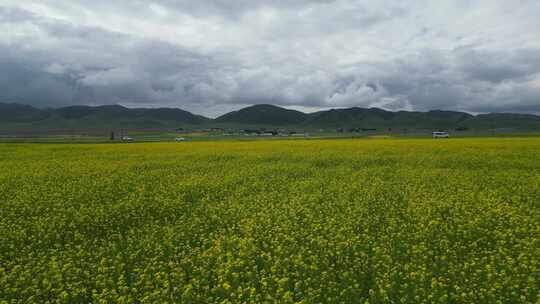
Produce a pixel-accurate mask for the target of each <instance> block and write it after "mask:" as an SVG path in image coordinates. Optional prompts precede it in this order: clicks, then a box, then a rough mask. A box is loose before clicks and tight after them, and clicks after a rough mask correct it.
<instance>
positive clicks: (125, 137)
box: [122, 136, 135, 141]
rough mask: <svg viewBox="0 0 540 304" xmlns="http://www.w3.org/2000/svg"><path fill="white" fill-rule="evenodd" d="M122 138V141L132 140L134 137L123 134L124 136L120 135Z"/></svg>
mask: <svg viewBox="0 0 540 304" xmlns="http://www.w3.org/2000/svg"><path fill="white" fill-rule="evenodd" d="M122 140H123V141H134V140H135V139H134V138H133V137H129V136H124V137H122Z"/></svg>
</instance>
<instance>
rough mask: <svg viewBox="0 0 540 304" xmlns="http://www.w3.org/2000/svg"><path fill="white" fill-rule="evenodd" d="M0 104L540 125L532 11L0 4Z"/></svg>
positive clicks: (209, 3)
mask: <svg viewBox="0 0 540 304" xmlns="http://www.w3.org/2000/svg"><path fill="white" fill-rule="evenodd" d="M0 102H20V103H28V104H32V105H35V106H39V107H56V106H62V105H71V104H90V105H98V104H122V105H126V106H145V107H146V106H152V107H155V106H169V107H180V108H183V109H186V110H189V111H193V112H196V113H198V114H204V115H208V116H216V115H218V114H222V113H223V112H225V111H228V110H232V109H237V108H239V107H242V106H245V105H250V104H257V103H271V104H276V105H281V106H286V107H292V108H297V109H302V110H306V111H313V110H317V109H324V108H332V107H350V106H359V107H381V108H385V109H389V110H398V109H405V110H430V109H449V110H462V111H469V112H491V111H507V112H508V111H509V112H525V113H527V112H529V113H540V1H538V0H530V1H529V0H521V1H520V0H507V1H498V0H477V1H471V0H463V1H461V0H449V1H443V0H438V1H432V0H425V1H423V0H414V1H413V0H410V1H405V0H401V1H381V0H376V1H375V0H373V1H367V0H366V1H363V0H357V1H353V0H336V1H331V0H310V1H308V0H288V1H277V0H275V1H258V0H196V1H194V0H158V1H145V0H129V1H127V0H126V1H119V0H93V1H87V0H40V1H27V0H2V1H0Z"/></svg>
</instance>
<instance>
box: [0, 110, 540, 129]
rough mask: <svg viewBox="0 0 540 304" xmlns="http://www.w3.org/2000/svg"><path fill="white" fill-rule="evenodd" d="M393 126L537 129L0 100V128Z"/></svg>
mask: <svg viewBox="0 0 540 304" xmlns="http://www.w3.org/2000/svg"><path fill="white" fill-rule="evenodd" d="M210 126H212V127H225V128H227V127H228V128H233V127H237V128H241V127H274V128H276V127H281V128H287V127H288V128H302V129H316V128H317V129H318V128H396V129H436V128H437V129H443V128H444V129H451V128H462V129H469V128H470V129H492V128H516V129H534V130H536V129H540V116H538V115H534V114H514V113H487V114H478V115H473V114H469V113H466V112H459V111H446V110H431V111H427V112H420V111H387V110H383V109H379V108H360V107H351V108H342V109H329V110H323V111H317V112H313V113H304V112H301V111H297V110H291V109H286V108H283V107H279V106H276V105H270V104H257V105H252V106H248V107H245V108H242V109H240V110H237V111H231V112H228V113H225V114H223V115H221V116H219V117H217V118H214V119H211V118H207V117H204V116H202V115H197V114H193V113H191V112H188V111H185V110H182V109H180V108H166V107H163V108H128V107H124V106H122V105H103V106H86V105H74V106H66V107H59V108H47V109H39V108H36V107H33V106H30V105H25V104H18V103H0V128H3V129H6V130H17V129H28V128H37V129H43V130H46V129H74V128H77V129H111V128H132V129H145V128H179V127H184V128H185V127H187V128H203V127H210Z"/></svg>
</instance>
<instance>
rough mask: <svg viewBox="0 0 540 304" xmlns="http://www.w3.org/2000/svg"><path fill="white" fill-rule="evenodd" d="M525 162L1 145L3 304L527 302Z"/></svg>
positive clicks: (372, 149)
mask: <svg viewBox="0 0 540 304" xmlns="http://www.w3.org/2000/svg"><path fill="white" fill-rule="evenodd" d="M539 151H540V140H539V139H536V138H528V139H527V138H514V139H510V138H509V139H482V138H475V139H453V140H450V141H432V140H410V139H399V140H392V139H374V140H333V141H332V140H296V141H287V140H284V141H273V140H272V141H252V142H249V141H238V142H191V143H187V144H181V145H178V144H170V143H152V144H150V143H149V144H143V143H141V144H131V145H122V144H78V145H70V144H20V145H19V144H0V303H90V302H91V303H540V296H539V294H540V153H539Z"/></svg>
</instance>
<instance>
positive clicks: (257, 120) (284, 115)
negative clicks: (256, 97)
mask: <svg viewBox="0 0 540 304" xmlns="http://www.w3.org/2000/svg"><path fill="white" fill-rule="evenodd" d="M307 117H308V115H307V114H305V113H302V112H300V111H295V110H288V109H284V108H281V107H277V106H274V105H268V104H261V105H254V106H250V107H247V108H243V109H241V110H238V111H234V112H230V113H227V114H225V115H222V116H220V117H218V118H216V119H215V122H217V123H225V124H234V125H252V126H259V125H260V126H285V125H289V126H290V125H298V124H301V123H302V122H304V121H305V120H306V118H307Z"/></svg>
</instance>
